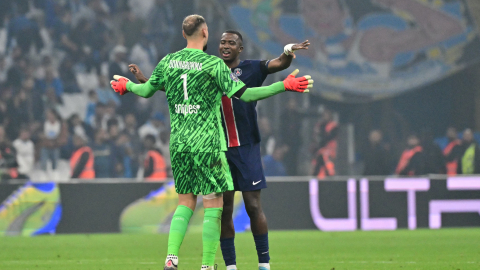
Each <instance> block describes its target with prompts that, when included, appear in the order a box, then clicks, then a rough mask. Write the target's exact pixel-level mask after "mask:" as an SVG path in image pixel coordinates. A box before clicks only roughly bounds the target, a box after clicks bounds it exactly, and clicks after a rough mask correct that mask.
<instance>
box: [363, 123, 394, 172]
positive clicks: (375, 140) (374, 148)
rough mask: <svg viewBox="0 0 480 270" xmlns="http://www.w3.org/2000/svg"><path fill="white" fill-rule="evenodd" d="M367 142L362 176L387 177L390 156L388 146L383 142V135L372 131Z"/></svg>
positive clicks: (389, 168) (389, 169) (377, 131)
mask: <svg viewBox="0 0 480 270" xmlns="http://www.w3.org/2000/svg"><path fill="white" fill-rule="evenodd" d="M368 140H369V145H368V148H367V149H366V150H365V154H364V157H365V170H364V171H363V175H389V174H390V172H391V166H390V155H391V154H390V149H389V147H388V145H386V144H385V143H384V142H383V133H382V132H381V131H380V130H372V131H371V132H370V136H369V137H368Z"/></svg>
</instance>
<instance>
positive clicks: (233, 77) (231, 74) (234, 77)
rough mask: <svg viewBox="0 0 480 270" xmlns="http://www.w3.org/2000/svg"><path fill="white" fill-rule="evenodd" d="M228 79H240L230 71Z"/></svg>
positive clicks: (235, 80)
mask: <svg viewBox="0 0 480 270" xmlns="http://www.w3.org/2000/svg"><path fill="white" fill-rule="evenodd" d="M230 79H232V81H234V82H239V81H240V79H239V78H238V77H237V75H235V74H234V73H233V72H232V73H230Z"/></svg>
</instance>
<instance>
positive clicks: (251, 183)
mask: <svg viewBox="0 0 480 270" xmlns="http://www.w3.org/2000/svg"><path fill="white" fill-rule="evenodd" d="M226 155H227V161H228V165H229V166H230V171H231V172H232V178H233V186H234V188H235V191H242V192H243V191H253V190H259V189H264V188H266V187H267V181H266V180H265V175H264V173H263V167H262V156H261V154H260V143H255V144H246V145H241V146H239V147H229V148H228V151H227V152H226Z"/></svg>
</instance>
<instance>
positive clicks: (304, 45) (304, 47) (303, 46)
mask: <svg viewBox="0 0 480 270" xmlns="http://www.w3.org/2000/svg"><path fill="white" fill-rule="evenodd" d="M308 46H310V42H308V40H305V41H304V42H302V43H297V44H293V46H292V52H291V53H290V54H291V55H293V58H297V56H296V55H295V51H298V50H308Z"/></svg>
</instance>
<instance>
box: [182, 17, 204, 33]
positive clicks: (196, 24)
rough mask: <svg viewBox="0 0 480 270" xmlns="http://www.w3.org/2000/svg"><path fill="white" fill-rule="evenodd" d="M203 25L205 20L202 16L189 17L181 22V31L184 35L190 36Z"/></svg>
mask: <svg viewBox="0 0 480 270" xmlns="http://www.w3.org/2000/svg"><path fill="white" fill-rule="evenodd" d="M205 23H206V22H205V18H203V17H202V16H200V15H197V14H193V15H189V16H187V17H185V19H184V20H183V24H182V29H183V32H185V35H187V36H191V35H193V34H195V32H197V30H198V29H199V28H200V26H201V25H203V24H205Z"/></svg>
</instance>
